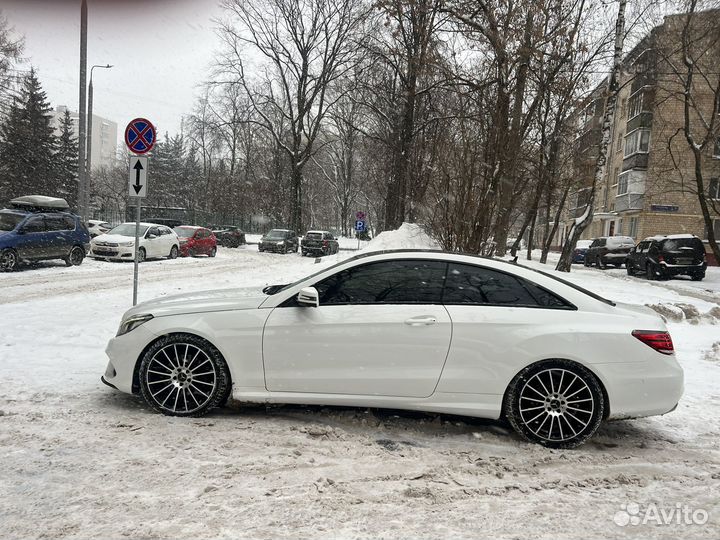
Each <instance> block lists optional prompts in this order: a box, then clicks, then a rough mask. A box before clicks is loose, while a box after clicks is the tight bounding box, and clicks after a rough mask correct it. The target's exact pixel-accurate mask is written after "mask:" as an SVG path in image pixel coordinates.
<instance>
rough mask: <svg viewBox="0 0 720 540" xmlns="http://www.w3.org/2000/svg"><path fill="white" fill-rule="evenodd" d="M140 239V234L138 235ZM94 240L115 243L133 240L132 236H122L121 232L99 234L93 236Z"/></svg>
mask: <svg viewBox="0 0 720 540" xmlns="http://www.w3.org/2000/svg"><path fill="white" fill-rule="evenodd" d="M140 239H141V240H142V236H141V237H140ZM93 240H94V241H95V242H113V243H115V244H119V243H120V242H129V241H130V240H132V241H133V242H134V241H135V237H134V236H123V235H121V234H100V235H98V236H96V237H95V238H93Z"/></svg>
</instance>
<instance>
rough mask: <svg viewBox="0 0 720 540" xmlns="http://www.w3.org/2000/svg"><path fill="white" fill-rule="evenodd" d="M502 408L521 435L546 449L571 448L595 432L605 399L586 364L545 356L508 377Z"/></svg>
mask: <svg viewBox="0 0 720 540" xmlns="http://www.w3.org/2000/svg"><path fill="white" fill-rule="evenodd" d="M503 408H504V413H505V416H506V417H507V419H508V421H509V422H510V424H511V425H512V427H513V428H514V429H515V431H517V432H518V433H519V434H520V435H521V436H522V437H523V438H524V439H526V440H528V441H530V442H534V443H538V444H541V445H543V446H547V447H549V448H574V447H576V446H578V445H580V444H582V443H583V442H584V441H586V440H587V439H588V438H589V437H591V436H592V435H593V434H594V433H595V432H596V431H597V429H598V427H599V426H600V423H601V422H602V419H603V416H604V412H605V398H604V395H603V391H602V388H601V387H600V383H599V382H598V380H597V378H596V377H595V376H594V375H593V374H592V373H591V372H590V371H589V370H588V369H587V368H585V367H583V366H581V365H579V364H576V363H575V362H571V361H568V360H548V361H544V362H539V363H537V364H533V365H531V366H528V367H526V368H525V369H524V370H522V371H521V372H520V373H519V374H518V375H517V376H516V377H515V378H514V379H513V380H512V382H511V383H510V386H509V387H508V391H507V394H506V396H505V402H504V405H503Z"/></svg>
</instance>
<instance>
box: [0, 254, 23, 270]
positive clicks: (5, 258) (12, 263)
mask: <svg viewBox="0 0 720 540" xmlns="http://www.w3.org/2000/svg"><path fill="white" fill-rule="evenodd" d="M19 264H20V260H19V259H18V254H17V252H16V251H15V250H14V249H9V248H8V249H4V250H2V251H0V270H2V271H3V272H13V271H15V270H17V268H18V265H19Z"/></svg>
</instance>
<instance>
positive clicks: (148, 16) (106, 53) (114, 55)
mask: <svg viewBox="0 0 720 540" xmlns="http://www.w3.org/2000/svg"><path fill="white" fill-rule="evenodd" d="M0 11H2V13H3V14H4V15H5V16H6V17H7V19H8V22H9V23H10V25H11V26H14V27H15V30H16V31H17V32H18V33H20V34H24V36H25V56H26V57H27V63H26V65H25V66H24V67H26V68H27V69H29V66H30V65H31V64H32V65H33V66H35V68H36V69H37V71H38V75H39V78H40V81H41V83H42V85H43V88H44V89H45V90H46V92H47V95H48V99H49V100H50V102H51V104H52V106H53V107H55V106H56V105H67V106H69V107H70V109H72V110H73V111H77V110H78V98H79V89H78V85H79V82H78V81H79V78H80V77H79V69H80V67H79V66H80V60H79V54H80V53H79V51H80V0H0ZM220 15H222V10H221V8H220V7H219V6H218V0H88V77H89V68H90V66H92V65H93V64H103V65H104V64H113V65H114V67H113V68H112V69H109V70H107V69H102V70H101V69H95V75H94V77H93V86H94V106H93V111H94V112H95V114H98V115H100V116H103V117H106V118H108V119H110V120H113V121H115V122H117V124H118V132H119V137H120V138H122V135H123V133H124V130H125V126H126V125H127V123H128V121H129V120H131V119H132V118H134V117H137V116H143V117H145V118H148V119H149V120H150V121H152V122H153V123H154V124H155V125H156V126H157V128H158V130H159V131H160V132H161V134H164V132H165V131H169V132H170V133H171V134H173V133H175V132H178V131H180V119H181V117H182V115H186V114H188V113H189V112H190V111H191V109H192V107H193V103H194V98H195V95H196V93H197V86H198V85H199V84H201V83H202V82H203V81H204V80H205V77H206V74H207V70H208V66H209V65H210V63H211V61H212V58H213V54H214V52H215V51H217V50H218V47H219V40H218V38H217V37H216V36H215V32H214V24H213V22H212V21H211V19H212V18H214V17H217V16H220Z"/></svg>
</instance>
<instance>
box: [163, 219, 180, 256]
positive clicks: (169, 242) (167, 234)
mask: <svg viewBox="0 0 720 540" xmlns="http://www.w3.org/2000/svg"><path fill="white" fill-rule="evenodd" d="M160 238H161V239H162V252H161V253H160V255H159V256H160V257H167V256H168V255H170V250H171V249H172V247H173V246H174V245H175V243H176V240H175V238H176V234H175V233H174V232H173V230H172V229H171V228H170V227H165V226H162V227H160Z"/></svg>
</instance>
